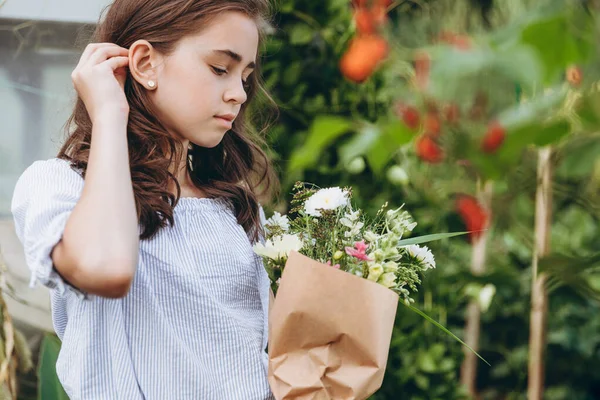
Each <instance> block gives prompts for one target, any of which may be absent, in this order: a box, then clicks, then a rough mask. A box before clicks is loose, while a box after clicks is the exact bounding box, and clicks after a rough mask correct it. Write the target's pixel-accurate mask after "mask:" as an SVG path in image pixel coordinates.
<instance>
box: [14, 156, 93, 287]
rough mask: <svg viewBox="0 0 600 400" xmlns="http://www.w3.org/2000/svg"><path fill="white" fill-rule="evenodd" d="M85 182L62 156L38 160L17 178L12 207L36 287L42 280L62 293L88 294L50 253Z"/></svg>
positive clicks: (32, 280)
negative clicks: (72, 281)
mask: <svg viewBox="0 0 600 400" xmlns="http://www.w3.org/2000/svg"><path fill="white" fill-rule="evenodd" d="M83 182H84V181H83V178H82V177H81V175H80V174H79V173H78V172H77V171H75V170H73V169H72V168H71V166H70V163H69V162H68V161H66V160H61V159H50V160H45V161H36V162H34V163H33V164H32V165H31V166H30V167H29V168H27V169H26V170H25V172H23V174H22V175H21V176H20V177H19V179H18V181H17V184H16V186H15V191H14V194H13V199H12V205H11V211H12V214H13V219H14V223H15V230H16V233H17V237H18V238H19V240H20V241H21V243H22V245H23V248H24V251H25V260H26V262H27V266H28V267H29V269H30V271H31V282H30V286H32V287H33V286H34V285H35V284H36V282H40V283H41V284H43V285H44V286H46V287H48V288H50V289H52V290H54V291H57V292H58V293H59V294H61V295H64V294H65V293H67V292H73V293H75V294H76V295H77V296H78V297H80V298H83V297H86V295H85V293H83V292H82V291H81V290H79V289H77V288H75V287H74V286H72V285H71V284H69V283H68V282H67V281H65V280H64V279H63V278H62V277H61V276H60V275H59V274H58V272H57V271H56V269H55V268H54V265H53V262H52V258H51V257H50V255H51V253H52V250H53V249H54V246H56V245H57V244H58V242H59V241H60V240H61V238H62V235H63V232H64V229H65V225H66V224H67V220H68V218H69V215H71V212H72V211H73V208H74V207H75V204H77V201H78V200H79V197H80V196H81V191H82V189H83Z"/></svg>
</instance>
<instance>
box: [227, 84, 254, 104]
mask: <svg viewBox="0 0 600 400" xmlns="http://www.w3.org/2000/svg"><path fill="white" fill-rule="evenodd" d="M232 81H233V80H232ZM223 100H225V101H226V102H227V103H230V102H231V103H235V104H243V103H245V102H246V100H248V95H247V94H246V90H245V89H244V84H243V82H242V81H241V79H240V80H237V79H235V82H232V83H231V84H230V85H229V87H228V88H227V90H225V93H224V94H223Z"/></svg>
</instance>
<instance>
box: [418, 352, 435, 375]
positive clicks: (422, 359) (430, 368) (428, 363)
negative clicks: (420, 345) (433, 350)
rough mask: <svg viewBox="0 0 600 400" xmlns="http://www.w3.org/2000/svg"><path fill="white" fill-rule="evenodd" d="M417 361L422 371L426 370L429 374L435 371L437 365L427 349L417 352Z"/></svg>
mask: <svg viewBox="0 0 600 400" xmlns="http://www.w3.org/2000/svg"><path fill="white" fill-rule="evenodd" d="M417 362H418V363H419V368H420V369H421V371H423V372H427V373H429V374H432V373H435V372H437V365H436V362H435V360H434V359H433V356H432V355H431V354H430V352H428V351H423V352H421V353H419V356H418V357H417Z"/></svg>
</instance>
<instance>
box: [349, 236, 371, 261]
mask: <svg viewBox="0 0 600 400" xmlns="http://www.w3.org/2000/svg"><path fill="white" fill-rule="evenodd" d="M368 247H369V245H368V244H365V241H364V240H361V241H360V242H355V243H354V248H352V247H346V254H348V255H350V256H352V257H355V258H358V259H359V260H363V261H373V260H372V259H370V258H369V257H367V254H366V251H367V248H368Z"/></svg>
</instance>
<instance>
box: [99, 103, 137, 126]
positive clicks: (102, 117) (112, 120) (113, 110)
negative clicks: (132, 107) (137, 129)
mask: <svg viewBox="0 0 600 400" xmlns="http://www.w3.org/2000/svg"><path fill="white" fill-rule="evenodd" d="M90 119H91V121H92V125H107V124H108V125H113V126H114V125H115V124H117V125H118V124H125V126H127V121H128V120H129V106H127V105H126V106H116V105H115V106H106V107H103V108H102V109H100V110H98V112H96V113H94V115H93V116H92V115H90Z"/></svg>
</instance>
